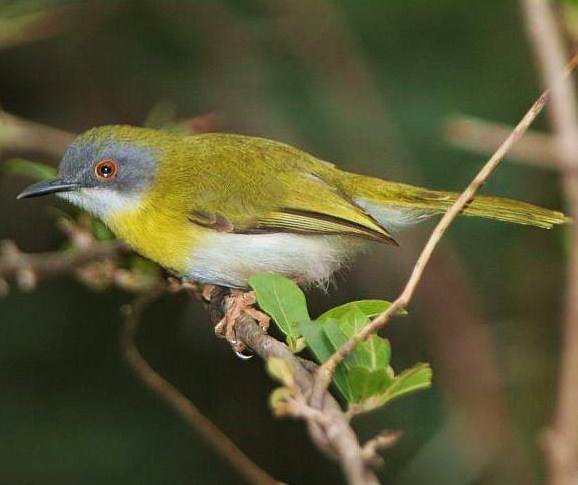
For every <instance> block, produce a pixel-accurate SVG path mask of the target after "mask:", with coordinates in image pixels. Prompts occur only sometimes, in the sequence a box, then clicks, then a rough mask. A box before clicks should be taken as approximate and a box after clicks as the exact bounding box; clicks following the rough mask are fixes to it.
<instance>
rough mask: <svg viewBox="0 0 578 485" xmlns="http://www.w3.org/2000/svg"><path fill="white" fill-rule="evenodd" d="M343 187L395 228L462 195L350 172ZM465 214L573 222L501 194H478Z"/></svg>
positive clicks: (547, 224) (546, 224)
mask: <svg viewBox="0 0 578 485" xmlns="http://www.w3.org/2000/svg"><path fill="white" fill-rule="evenodd" d="M342 189H343V190H344V191H345V192H346V193H347V195H348V196H349V197H350V198H351V199H352V200H353V201H354V202H355V203H356V204H357V205H359V206H360V207H361V208H363V209H364V210H365V211H366V212H368V213H369V214H370V215H371V216H372V217H373V218H374V219H376V220H377V221H378V222H379V223H380V224H382V225H383V226H384V227H385V228H392V229H395V228H396V227H399V226H404V225H407V224H412V223H416V222H419V221H420V220H423V219H425V218H428V217H430V216H433V215H436V214H440V213H443V212H445V211H446V210H447V209H448V208H449V207H450V206H451V205H452V204H453V203H454V202H455V201H456V199H457V197H458V196H459V194H457V193H454V192H441V191H435V190H428V189H422V188H420V187H414V186H412V185H407V184H400V183H396V182H390V181H387V180H381V179H377V178H372V177H365V176H363V175H357V174H348V173H347V174H345V177H344V178H343V179H342ZM463 214H464V215H466V216H477V217H485V218H488V219H495V220H499V221H505V222H512V223H515V224H526V225H530V226H536V227H541V228H544V229H550V228H552V227H553V226H554V225H557V224H566V223H569V222H571V219H570V218H569V217H567V216H566V215H564V214H563V213H562V212H558V211H553V210H549V209H544V208H542V207H538V206H536V205H533V204H529V203H527V202H521V201H517V200H512V199H505V198H502V197H486V196H477V197H475V198H474V199H473V200H472V201H471V202H470V203H469V204H468V206H467V207H466V208H465V209H464V211H463Z"/></svg>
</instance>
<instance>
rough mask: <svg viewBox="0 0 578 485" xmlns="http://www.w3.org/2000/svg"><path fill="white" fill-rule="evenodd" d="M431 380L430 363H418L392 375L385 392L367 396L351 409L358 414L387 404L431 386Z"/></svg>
mask: <svg viewBox="0 0 578 485" xmlns="http://www.w3.org/2000/svg"><path fill="white" fill-rule="evenodd" d="M431 380H432V371H431V368H430V366H429V364H424V363H420V364H416V365H414V366H413V367H411V368H410V369H407V370H405V371H403V372H402V373H401V374H399V375H397V376H396V377H394V378H393V379H391V376H390V384H389V385H388V386H387V387H386V388H385V390H384V391H383V392H381V393H377V394H374V395H372V396H367V397H366V398H365V399H362V400H360V401H358V402H357V403H354V404H353V406H350V409H352V410H354V411H355V413H357V414H358V413H361V412H368V411H371V410H373V409H376V408H379V407H382V406H385V405H386V404H389V403H390V402H391V401H392V400H394V399H397V398H398V397H401V396H405V395H407V394H410V393H413V392H416V391H420V390H422V389H427V388H428V387H430V386H431Z"/></svg>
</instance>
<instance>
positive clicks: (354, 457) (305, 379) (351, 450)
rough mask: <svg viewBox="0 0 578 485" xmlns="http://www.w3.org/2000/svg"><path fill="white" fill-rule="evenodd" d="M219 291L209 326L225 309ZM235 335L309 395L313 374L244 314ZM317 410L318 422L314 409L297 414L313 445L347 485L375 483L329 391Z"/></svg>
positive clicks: (215, 292)
mask: <svg viewBox="0 0 578 485" xmlns="http://www.w3.org/2000/svg"><path fill="white" fill-rule="evenodd" d="M223 291H224V290H223V289H222V288H217V289H216V291H214V292H213V294H212V295H211V320H212V321H213V324H216V323H218V321H219V320H220V319H221V317H222V315H223V308H224V307H225V306H226V301H225V294H224V293H223ZM235 333H236V335H237V337H238V338H239V339H240V340H242V341H243V342H244V343H245V344H246V345H247V346H248V347H249V348H250V349H251V350H252V351H253V352H255V353H256V354H257V355H259V356H260V357H261V358H262V359H263V360H265V361H268V360H269V359H271V358H278V359H281V360H283V361H284V362H285V363H286V364H287V365H288V366H289V367H290V368H291V369H292V371H293V379H294V381H295V384H296V386H297V387H298V390H299V392H300V394H301V396H303V397H305V398H307V397H308V396H309V395H310V394H311V392H312V390H313V385H314V377H313V374H312V373H311V372H310V371H309V370H307V369H306V368H305V367H304V366H303V364H302V359H300V358H298V357H296V356H295V355H294V354H293V353H292V352H291V351H290V350H289V348H288V347H287V346H286V345H285V344H283V343H281V342H279V341H278V340H276V339H274V338H273V337H271V336H270V335H268V334H266V333H263V330H262V329H261V328H260V327H259V325H258V324H257V322H256V321H255V320H253V319H252V318H251V317H249V316H248V315H246V314H243V315H242V316H241V317H240V318H239V319H237V321H236V323H235ZM301 404H303V405H304V406H306V399H303V401H302V402H301ZM318 409H319V410H321V411H322V414H321V416H322V419H320V418H319V412H318V410H317V409H310V408H309V410H307V409H303V410H302V411H303V412H301V413H300V414H299V417H301V418H302V419H304V420H305V421H306V422H307V425H308V428H309V433H310V436H311V439H312V441H313V443H314V444H315V445H316V446H317V447H318V448H319V449H320V450H321V451H323V452H324V453H325V454H326V455H328V456H330V457H332V458H333V459H336V460H337V461H338V462H339V465H340V466H341V468H342V470H343V472H344V474H345V476H346V478H347V480H348V483H349V484H351V485H372V484H378V483H379V482H378V480H377V477H376V476H375V474H374V473H373V471H371V469H370V468H369V466H368V463H369V462H371V461H372V460H371V459H373V457H374V455H371V457H370V458H371V459H369V458H367V456H368V450H365V452H364V449H363V448H362V446H361V445H360V443H359V440H358V439H357V436H356V434H355V432H354V431H353V429H352V428H351V426H350V423H349V420H348V418H347V417H346V415H345V413H343V411H342V410H341V407H340V406H339V404H338V402H337V401H336V400H335V398H333V396H331V394H329V392H327V391H325V392H323V393H322V396H321V405H320V406H319V408H318ZM308 411H312V412H308ZM316 411H317V412H316Z"/></svg>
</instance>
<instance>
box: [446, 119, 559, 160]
mask: <svg viewBox="0 0 578 485" xmlns="http://www.w3.org/2000/svg"><path fill="white" fill-rule="evenodd" d="M511 132H512V127H511V126H509V125H506V124H503V123H496V122H495V121H489V120H484V119H481V118H475V117H473V116H463V115H456V116H452V117H451V118H450V119H449V120H448V121H447V122H446V124H445V127H444V137H445V139H446V140H447V141H448V142H449V143H451V144H452V145H455V146H456V147H459V148H462V149H464V150H469V151H472V152H474V153H478V154H480V155H491V154H492V153H494V152H495V151H496V148H497V147H499V146H500V143H502V141H503V140H504V138H506V137H507V136H508V135H509V134H510V133H511ZM508 160H509V161H512V162H517V163H523V164H525V165H530V166H533V167H539V168H546V169H548V170H561V169H568V168H569V167H564V163H563V162H562V160H561V159H560V156H559V153H558V150H557V147H556V142H555V140H554V139H553V137H551V136H550V135H548V134H546V133H539V132H535V131H534V132H532V131H528V132H527V133H526V134H525V135H524V138H522V139H521V140H520V141H519V142H518V143H517V144H516V146H514V147H513V148H512V150H511V151H510V153H508Z"/></svg>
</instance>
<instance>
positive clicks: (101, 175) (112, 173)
mask: <svg viewBox="0 0 578 485" xmlns="http://www.w3.org/2000/svg"><path fill="white" fill-rule="evenodd" d="M117 172H118V163H116V162H115V161H114V160H110V159H108V158H107V159H105V160H98V161H96V162H94V175H95V177H96V178H97V179H98V180H103V181H109V180H114V179H115V178H116V175H117Z"/></svg>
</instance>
